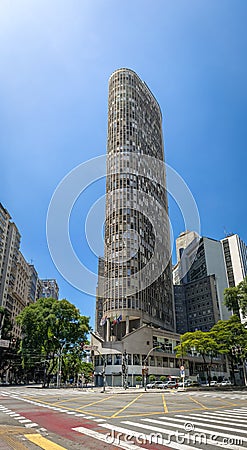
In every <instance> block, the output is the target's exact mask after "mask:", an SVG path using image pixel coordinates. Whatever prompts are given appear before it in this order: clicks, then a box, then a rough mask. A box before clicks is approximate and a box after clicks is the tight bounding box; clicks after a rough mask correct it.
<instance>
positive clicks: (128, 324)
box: [125, 316, 130, 334]
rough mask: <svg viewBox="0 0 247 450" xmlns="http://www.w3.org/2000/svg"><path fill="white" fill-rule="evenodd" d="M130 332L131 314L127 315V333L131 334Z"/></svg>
mask: <svg viewBox="0 0 247 450" xmlns="http://www.w3.org/2000/svg"><path fill="white" fill-rule="evenodd" d="M129 332H130V318H129V316H126V333H125V334H129Z"/></svg>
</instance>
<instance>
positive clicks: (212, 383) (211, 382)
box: [208, 380, 219, 386]
mask: <svg viewBox="0 0 247 450" xmlns="http://www.w3.org/2000/svg"><path fill="white" fill-rule="evenodd" d="M218 384H219V383H218V381H215V380H212V381H210V386H218ZM208 386H209V385H208Z"/></svg>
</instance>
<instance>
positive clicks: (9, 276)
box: [0, 203, 21, 316]
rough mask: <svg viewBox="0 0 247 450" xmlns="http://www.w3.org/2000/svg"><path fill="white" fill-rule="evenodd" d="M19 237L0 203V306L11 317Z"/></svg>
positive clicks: (17, 231) (16, 229)
mask: <svg viewBox="0 0 247 450" xmlns="http://www.w3.org/2000/svg"><path fill="white" fill-rule="evenodd" d="M20 239H21V235H20V233H19V230H18V228H17V227H16V225H15V223H13V222H12V221H11V216H10V214H9V213H8V211H7V210H6V209H5V208H4V207H3V205H2V204H1V203H0V270H1V271H0V306H3V307H4V308H6V309H7V310H8V312H9V314H10V316H12V314H13V311H14V298H13V291H14V285H15V280H16V275H17V265H18V257H19V248H20Z"/></svg>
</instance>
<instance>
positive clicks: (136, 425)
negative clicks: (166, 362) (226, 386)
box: [99, 408, 247, 450]
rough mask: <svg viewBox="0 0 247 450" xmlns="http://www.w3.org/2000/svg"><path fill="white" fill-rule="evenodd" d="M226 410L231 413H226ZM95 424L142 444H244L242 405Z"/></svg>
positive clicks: (185, 449)
mask: <svg viewBox="0 0 247 450" xmlns="http://www.w3.org/2000/svg"><path fill="white" fill-rule="evenodd" d="M229 412H231V413H232V415H230V416H229V415H227V414H229ZM235 414H237V416H235ZM99 426H100V427H102V428H104V429H107V430H110V432H111V435H112V436H113V437H114V438H116V436H117V433H120V434H121V439H124V436H132V437H133V438H135V439H136V440H137V442H140V441H142V443H143V444H147V443H149V444H151V443H156V444H160V445H163V446H166V447H167V448H171V449H177V450H197V445H198V444H199V447H200V450H202V448H204V447H203V445H205V448H207V449H208V450H212V449H213V450H215V448H222V449H231V450H243V449H244V448H246V447H247V422H246V408H237V409H235V410H226V411H224V410H220V411H219V412H217V411H214V412H212V413H211V412H209V411H202V412H201V413H188V414H182V413H180V414H175V415H174V416H173V417H171V416H168V415H163V416H158V417H157V416H156V417H155V418H141V419H138V420H137V421H134V420H123V421H121V422H120V424H119V425H116V424H114V423H107V422H106V423H99ZM148 433H149V434H148ZM108 435H109V433H108ZM135 443H136V441H135ZM199 447H198V449H199Z"/></svg>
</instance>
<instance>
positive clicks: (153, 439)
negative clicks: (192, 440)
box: [99, 422, 202, 450]
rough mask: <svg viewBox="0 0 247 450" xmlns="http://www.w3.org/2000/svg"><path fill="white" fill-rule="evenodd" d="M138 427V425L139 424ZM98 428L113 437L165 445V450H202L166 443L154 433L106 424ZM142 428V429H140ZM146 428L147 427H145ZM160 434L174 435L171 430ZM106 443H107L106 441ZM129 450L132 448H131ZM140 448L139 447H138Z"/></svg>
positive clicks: (132, 423) (171, 442)
mask: <svg viewBox="0 0 247 450" xmlns="http://www.w3.org/2000/svg"><path fill="white" fill-rule="evenodd" d="M122 423H126V424H127V423H128V422H122ZM129 423H130V424H131V425H134V424H135V422H129ZM139 425H140V424H139ZM99 426H100V427H103V428H107V429H108V430H111V431H112V435H114V434H113V433H121V434H122V435H123V436H131V437H136V438H137V439H142V441H144V442H145V443H149V444H152V443H154V444H160V445H165V446H166V447H165V448H167V449H168V448H175V449H177V450H192V448H193V450H202V449H201V448H198V447H195V446H194V445H193V447H191V446H189V445H183V444H180V443H179V444H178V443H177V442H173V441H169V444H168V442H166V441H165V440H164V439H163V438H162V436H160V435H157V436H155V435H154V433H150V434H146V433H140V432H138V431H134V430H132V429H128V428H123V427H117V426H115V425H110V424H109V423H106V424H99ZM142 428H143V427H142ZM147 428H148V427H147ZM162 432H166V433H167V434H168V436H170V435H174V433H173V431H172V430H162ZM106 442H107V441H106ZM167 445H169V447H167ZM131 448H133V447H132V446H131ZM138 448H140V447H138ZM141 448H143V447H141Z"/></svg>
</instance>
